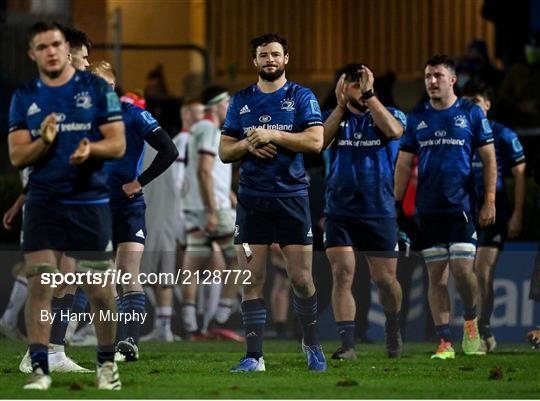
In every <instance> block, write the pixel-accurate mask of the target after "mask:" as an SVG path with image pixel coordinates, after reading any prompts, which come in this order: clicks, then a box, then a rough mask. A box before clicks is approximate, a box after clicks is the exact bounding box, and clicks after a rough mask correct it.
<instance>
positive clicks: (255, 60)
mask: <svg viewBox="0 0 540 401" xmlns="http://www.w3.org/2000/svg"><path fill="white" fill-rule="evenodd" d="M253 65H254V66H255V67H258V66H259V65H258V64H257V58H254V59H253Z"/></svg>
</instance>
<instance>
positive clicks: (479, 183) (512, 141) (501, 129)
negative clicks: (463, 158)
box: [473, 121, 525, 197]
mask: <svg viewBox="0 0 540 401" xmlns="http://www.w3.org/2000/svg"><path fill="white" fill-rule="evenodd" d="M489 123H490V125H491V129H492V130H493V139H494V141H495V142H494V143H495V154H496V156H497V192H498V191H504V189H505V188H504V181H503V179H504V177H506V176H508V175H509V174H510V169H511V168H512V167H514V166H516V165H518V164H521V163H525V154H524V153H523V146H522V145H521V142H520V141H519V138H518V136H517V134H516V133H515V132H514V131H512V130H511V129H510V128H507V127H505V126H504V125H502V124H500V123H498V122H495V121H490V122H489ZM473 171H474V178H475V184H476V193H477V194H478V196H480V197H483V196H484V168H483V164H482V159H481V158H480V155H479V154H478V152H474V157H473Z"/></svg>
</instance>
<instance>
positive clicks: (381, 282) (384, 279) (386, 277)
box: [371, 274, 396, 291]
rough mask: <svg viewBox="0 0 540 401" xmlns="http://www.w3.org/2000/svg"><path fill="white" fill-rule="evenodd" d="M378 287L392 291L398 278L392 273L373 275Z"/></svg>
mask: <svg viewBox="0 0 540 401" xmlns="http://www.w3.org/2000/svg"><path fill="white" fill-rule="evenodd" d="M371 278H372V280H373V282H374V283H375V285H376V286H377V288H379V289H380V290H383V291H390V290H391V289H392V287H393V286H394V284H395V281H396V278H395V277H394V276H392V275H391V274H378V275H376V276H372V277H371Z"/></svg>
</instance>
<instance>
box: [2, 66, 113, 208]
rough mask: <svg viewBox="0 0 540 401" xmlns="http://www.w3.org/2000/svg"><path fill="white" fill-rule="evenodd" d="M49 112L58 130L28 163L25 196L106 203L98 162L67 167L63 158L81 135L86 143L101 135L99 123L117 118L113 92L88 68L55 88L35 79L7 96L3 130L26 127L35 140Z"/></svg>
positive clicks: (72, 150)
mask: <svg viewBox="0 0 540 401" xmlns="http://www.w3.org/2000/svg"><path fill="white" fill-rule="evenodd" d="M53 112H54V113H56V115H57V118H58V120H57V121H58V122H57V127H58V134H57V136H56V139H55V141H54V142H53V144H52V146H51V148H50V149H49V151H48V153H47V154H46V155H45V156H44V157H42V158H41V159H40V160H38V161H37V162H36V163H35V164H34V165H32V166H31V171H30V176H29V183H28V188H29V192H28V199H37V200H49V199H52V200H57V201H60V202H63V203H82V204H85V203H104V202H107V201H108V197H109V191H108V187H107V174H106V173H105V171H104V168H103V164H104V162H103V160H98V159H92V158H91V159H88V160H87V161H85V162H84V163H82V164H80V165H72V164H70V163H69V158H70V156H71V155H72V154H73V152H74V151H75V149H77V147H78V146H79V142H80V141H81V140H82V139H83V138H85V137H86V138H88V139H89V140H90V141H91V142H96V141H100V140H101V139H103V137H102V135H101V133H100V132H99V130H98V127H99V126H101V125H104V124H108V123H111V122H115V121H122V114H121V110H120V101H119V100H118V96H117V95H116V93H115V92H114V91H113V90H112V88H111V86H110V85H109V84H107V83H106V82H105V81H104V80H103V79H101V78H99V77H97V76H96V75H94V74H90V73H89V72H84V71H76V72H75V74H74V75H73V77H72V78H71V79H70V80H69V81H68V82H67V83H65V84H64V85H62V86H58V87H52V86H47V85H45V84H44V83H43V82H42V81H41V80H40V79H39V78H36V79H33V80H32V81H30V82H29V83H28V84H26V85H25V86H24V87H23V88H21V89H19V90H17V91H16V92H15V94H14V95H13V98H12V100H11V107H10V112H9V132H10V133H11V132H14V131H17V130H21V129H27V130H28V131H30V135H31V136H32V140H36V139H38V138H39V137H40V133H39V128H40V125H41V122H42V121H43V120H44V119H45V117H47V116H48V115H49V114H50V113H53Z"/></svg>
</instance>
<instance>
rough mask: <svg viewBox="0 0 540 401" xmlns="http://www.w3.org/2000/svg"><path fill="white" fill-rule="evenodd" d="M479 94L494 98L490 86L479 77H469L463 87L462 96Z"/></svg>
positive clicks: (487, 98)
mask: <svg viewBox="0 0 540 401" xmlns="http://www.w3.org/2000/svg"><path fill="white" fill-rule="evenodd" d="M478 95H479V96H482V97H483V98H484V99H486V100H491V98H492V93H491V89H490V87H489V86H487V85H486V84H485V83H484V82H482V81H480V80H478V79H469V80H468V81H467V82H466V83H465V85H463V88H461V96H467V97H474V96H478Z"/></svg>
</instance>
